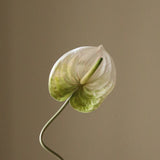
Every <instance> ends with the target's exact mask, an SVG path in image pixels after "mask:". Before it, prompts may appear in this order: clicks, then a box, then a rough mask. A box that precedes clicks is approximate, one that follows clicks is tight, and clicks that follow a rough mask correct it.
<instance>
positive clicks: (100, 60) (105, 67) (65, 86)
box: [49, 45, 116, 113]
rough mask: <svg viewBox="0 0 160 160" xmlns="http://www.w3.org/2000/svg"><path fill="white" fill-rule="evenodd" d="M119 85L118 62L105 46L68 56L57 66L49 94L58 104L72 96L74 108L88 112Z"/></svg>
mask: <svg viewBox="0 0 160 160" xmlns="http://www.w3.org/2000/svg"><path fill="white" fill-rule="evenodd" d="M115 82H116V70H115V66H114V62H113V60H112V58H111V56H110V55H109V54H108V53H107V51H106V50H105V49H104V48H103V46H102V45H100V46H98V47H91V46H85V47H79V48H76V49H73V50H71V51H69V52H67V53H65V54H64V55H63V56H62V57H60V59H59V60H58V61H57V62H56V63H55V64H54V66H53V68H52V70H51V73H50V75H49V93H50V95H51V96H52V97H53V98H55V99H56V100H58V101H65V100H66V99H67V98H69V97H71V98H70V104H71V106H72V107H73V108H74V109H76V110H77V111H80V112H84V113H87V112H91V111H93V110H95V109H96V108H97V107H98V106H100V104H101V103H102V102H103V100H104V98H105V97H106V96H107V95H108V94H109V93H110V92H111V91H112V90H113V88H114V86H115Z"/></svg>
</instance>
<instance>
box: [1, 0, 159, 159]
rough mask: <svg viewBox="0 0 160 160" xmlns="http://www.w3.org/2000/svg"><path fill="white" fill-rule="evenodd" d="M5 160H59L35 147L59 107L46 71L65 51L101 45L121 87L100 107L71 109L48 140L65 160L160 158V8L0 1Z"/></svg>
mask: <svg viewBox="0 0 160 160" xmlns="http://www.w3.org/2000/svg"><path fill="white" fill-rule="evenodd" d="M0 8H1V9H0V15H1V19H0V31H1V34H0V57H1V58H0V61H1V62H0V70H1V76H0V82H1V83H0V84H1V91H0V97H1V100H0V103H1V104H0V107H1V111H0V137H1V142H0V159H2V160H54V159H55V160H56V157H53V156H52V155H50V154H48V153H47V152H46V151H44V150H43V149H42V148H41V146H40V144H39V141H38V136H39V132H40V130H41V128H42V126H43V125H44V123H45V122H46V121H47V120H48V119H49V118H50V117H51V116H52V115H53V114H54V113H55V112H56V111H57V110H58V108H59V107H60V106H61V104H62V103H60V102H56V101H55V100H54V99H52V98H51V97H50V96H49V93H48V76H49V72H50V70H51V68H52V66H53V64H54V63H55V62H56V60H57V59H58V58H59V57H60V56H62V55H63V54H64V53H65V52H67V51H69V50H71V49H73V48H76V47H79V46H85V45H90V46H98V45H99V44H103V45H104V47H105V48H106V50H107V51H108V52H109V53H110V54H111V56H112V57H113V59H114V61H115V64H116V69H117V84H116V88H115V89H114V91H113V92H112V94H111V95H109V96H108V97H107V99H106V100H105V101H104V103H103V104H102V105H101V107H100V108H99V109H98V110H96V111H95V112H92V113H90V114H82V113H79V112H77V111H75V110H74V109H73V108H72V107H71V106H68V107H67V108H66V109H65V110H64V111H63V113H62V114H61V115H60V116H59V118H58V119H56V121H55V122H54V123H53V124H52V125H51V127H50V128H49V129H48V130H47V132H46V134H45V141H46V143H47V144H48V145H49V146H50V147H51V148H53V149H55V150H56V151H57V152H58V153H59V154H61V155H62V156H63V157H64V159H65V160H82V159H83V160H99V159H101V160H158V159H160V96H159V95H160V94H159V90H160V84H159V82H160V63H159V61H160V1H158V0H134V1H133V0H64V1H60V0H1V4H0Z"/></svg>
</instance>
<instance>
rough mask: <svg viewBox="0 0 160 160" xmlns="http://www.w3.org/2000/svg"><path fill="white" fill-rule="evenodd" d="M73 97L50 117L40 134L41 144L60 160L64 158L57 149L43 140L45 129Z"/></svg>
mask: <svg viewBox="0 0 160 160" xmlns="http://www.w3.org/2000/svg"><path fill="white" fill-rule="evenodd" d="M70 98H71V97H69V98H68V99H67V100H66V101H65V102H64V104H63V105H62V106H61V108H60V109H59V110H58V111H57V112H56V113H55V114H54V115H53V116H52V117H51V118H50V119H49V121H48V122H47V123H46V124H45V125H44V127H43V128H42V130H41V132H40V135H39V142H40V144H41V146H42V147H43V148H44V149H45V150H46V151H48V152H50V153H52V154H54V155H55V156H57V157H58V158H59V159H60V160H64V159H63V158H62V157H61V156H60V155H59V154H58V153H56V152H55V151H53V150H52V149H50V148H49V147H48V146H47V145H46V144H45V143H44V141H43V136H44V132H45V130H46V129H47V128H48V126H49V125H50V124H51V123H52V122H53V120H54V119H56V117H57V116H58V115H59V114H60V113H61V112H62V111H63V109H64V108H65V107H66V106H67V104H68V103H69V100H70Z"/></svg>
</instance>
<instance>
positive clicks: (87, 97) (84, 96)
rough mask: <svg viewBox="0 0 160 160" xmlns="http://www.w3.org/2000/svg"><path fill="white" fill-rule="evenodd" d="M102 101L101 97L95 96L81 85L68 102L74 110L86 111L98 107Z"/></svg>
mask: <svg viewBox="0 0 160 160" xmlns="http://www.w3.org/2000/svg"><path fill="white" fill-rule="evenodd" d="M102 101H103V98H102V97H99V98H97V97H96V96H94V95H92V94H91V92H87V91H86V90H85V87H84V86H81V87H80V88H79V89H78V90H77V91H76V92H75V93H74V94H73V96H72V97H71V99H70V104H71V106H72V107H73V108H74V109H75V110H77V111H79V112H83V113H88V112H91V111H93V110H95V109H96V108H98V106H99V105H100V104H101V103H102Z"/></svg>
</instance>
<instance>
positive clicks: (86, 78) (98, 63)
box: [80, 57, 103, 85]
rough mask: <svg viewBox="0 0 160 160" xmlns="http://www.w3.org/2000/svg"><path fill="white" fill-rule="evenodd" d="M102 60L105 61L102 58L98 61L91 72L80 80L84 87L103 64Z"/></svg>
mask: <svg viewBox="0 0 160 160" xmlns="http://www.w3.org/2000/svg"><path fill="white" fill-rule="evenodd" d="M102 60H103V58H102V57H101V58H99V59H98V60H97V62H96V63H95V64H94V65H93V66H92V67H91V68H90V70H89V71H88V72H87V73H86V74H85V75H84V76H83V77H82V79H81V80H80V84H82V85H83V84H85V83H86V82H87V81H88V80H89V78H90V77H91V76H92V75H93V74H94V72H95V71H96V70H97V68H98V67H99V65H100V64H101V62H102Z"/></svg>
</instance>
